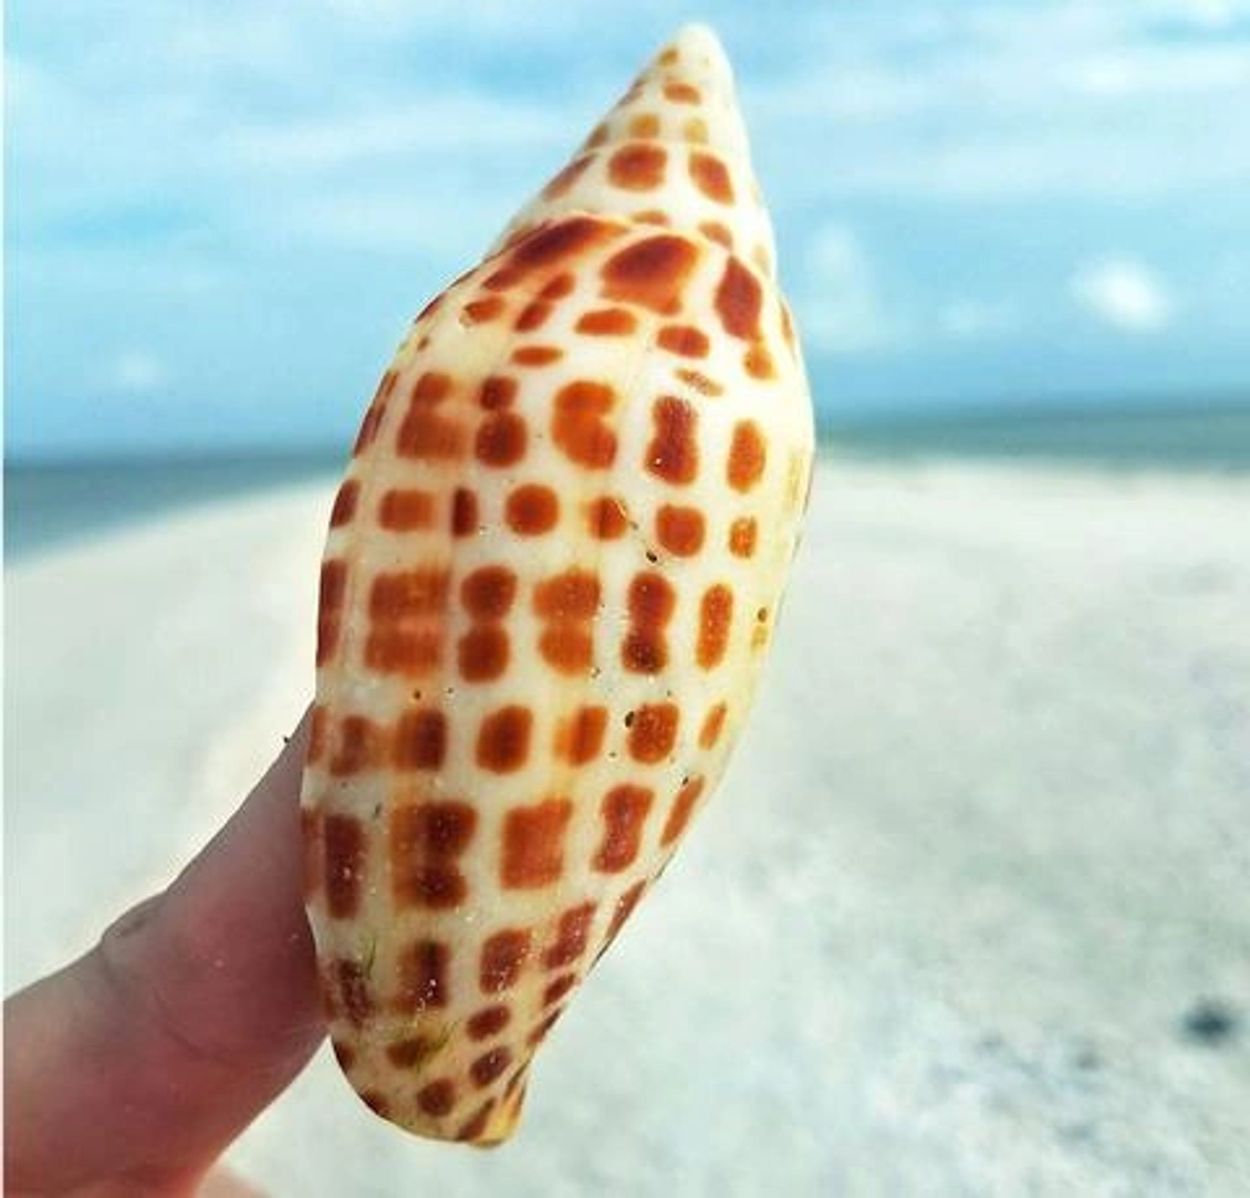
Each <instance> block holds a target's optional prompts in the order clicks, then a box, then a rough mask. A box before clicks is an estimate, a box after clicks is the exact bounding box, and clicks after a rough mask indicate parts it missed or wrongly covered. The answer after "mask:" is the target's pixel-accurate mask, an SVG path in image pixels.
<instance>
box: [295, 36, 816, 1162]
mask: <svg viewBox="0 0 1250 1198" xmlns="http://www.w3.org/2000/svg"><path fill="white" fill-rule="evenodd" d="M774 261H775V257H774V252H773V240H772V231H771V228H770V225H769V220H768V215H767V213H766V212H765V210H764V207H763V205H762V203H761V200H760V194H759V189H758V187H757V185H756V182H755V178H754V175H753V173H752V169H751V165H750V160H749V157H748V149H747V140H746V133H745V131H744V129H743V125H742V120H741V117H740V116H739V114H738V109H737V105H736V101H735V98H734V93H733V84H732V78H731V74H730V69H729V66H728V63H727V61H726V59H725V56H724V53H723V52H722V50H721V49H720V46H719V43H718V42H717V41H716V38H715V36H714V35H713V34H712V33H711V32H710V31H708V30H706V29H704V28H702V27H697V26H694V27H689V28H687V29H684V30H683V31H682V32H681V33H680V34H679V35H678V36H677V37H676V39H674V41H672V42H671V43H670V44H669V45H668V46H667V47H665V48H664V49H663V50H662V51H661V52H660V53H659V54H658V55H657V56H656V58H655V59H654V60H653V61H652V62H651V63H650V65H649V66H648V67H647V68H646V69H645V70H644V71H643V73H642V74H641V75H640V76H639V77H638V79H637V81H636V82H635V83H634V84H633V86H632V87H631V88H630V89H629V91H628V92H626V94H625V96H624V98H623V99H622V100H621V101H620V103H619V104H618V105H617V106H616V107H615V108H614V109H613V110H612V111H611V112H610V113H609V114H608V116H607V118H606V119H605V120H604V121H603V123H602V124H600V125H599V126H598V127H597V128H596V129H595V131H594V132H593V133H592V134H591V136H590V138H589V139H588V141H587V142H586V144H585V146H584V147H583V148H582V149H581V150H580V151H579V152H578V153H577V154H576V155H575V156H574V158H573V159H572V160H571V161H570V163H569V164H568V165H567V166H566V167H565V168H564V169H563V170H561V171H560V172H559V173H558V174H557V175H556V176H555V177H554V178H553V179H552V180H551V182H550V183H548V184H547V186H546V187H545V188H544V189H543V190H542V192H541V193H540V194H539V195H538V196H537V197H535V198H534V200H533V201H532V202H531V203H530V204H528V205H527V206H526V207H525V208H523V209H522V211H521V212H520V213H519V215H518V216H517V217H516V219H515V220H514V221H513V222H512V224H511V225H510V226H509V229H508V230H507V231H506V232H505V234H504V236H503V237H502V238H501V239H500V242H499V245H498V248H497V249H496V250H495V251H493V252H492V253H491V255H490V256H488V257H487V258H486V260H485V261H483V262H482V263H481V264H480V265H479V266H477V267H476V268H474V269H473V270H471V271H470V272H469V273H468V274H466V275H464V276H462V277H461V278H460V279H459V280H457V281H456V282H454V283H452V284H451V286H449V287H448V288H447V289H446V290H445V291H444V292H443V293H442V294H441V295H439V296H438V297H437V298H436V299H435V300H433V301H432V302H431V303H430V304H428V305H427V306H426V308H425V310H424V311H423V312H422V313H421V314H420V315H419V316H418V317H417V319H416V321H415V323H414V324H413V326H412V328H411V331H410V332H409V334H408V336H407V338H406V339H405V340H404V342H403V344H402V345H401V346H400V348H399V351H398V353H397V354H396V356H395V359H394V361H393V362H392V364H391V366H390V368H389V369H388V370H387V371H386V372H385V374H384V375H383V376H382V380H381V383H380V385H379V387H378V389H377V393H376V395H375V396H374V398H373V401H372V403H371V404H370V406H369V408H368V410H367V412H366V414H365V417H364V422H363V424H362V426H361V429H360V433H359V436H358V438H357V440H356V444H355V449H354V453H353V457H352V460H351V462H350V465H349V467H348V469H347V473H346V478H345V480H344V482H343V484H342V487H341V489H340V490H339V492H338V496H337V498H336V500H335V504H334V509H333V515H332V517H331V526H330V530H329V535H328V539H327V543H326V551H325V559H324V562H323V564H322V569H321V591H320V614H319V627H318V639H317V697H316V703H315V706H314V709H313V731H312V738H311V743H310V747H309V751H308V760H307V766H306V770H305V775H304V783H303V795H302V801H303V812H302V814H303V825H304V837H305V846H306V850H307V856H306V861H307V879H306V886H307V903H308V911H309V916H310V921H311V923H312V927H313V931H314V935H315V938H316V943H317V950H318V958H319V962H320V971H321V977H322V984H323V990H324V995H325V1002H326V1008H327V1012H328V1019H329V1025H330V1034H331V1038H332V1041H333V1045H334V1050H335V1053H336V1055H337V1057H338V1061H339V1064H340V1065H341V1067H342V1068H343V1070H344V1072H345V1073H346V1075H347V1077H348V1078H349V1080H350V1081H351V1084H352V1085H353V1086H354V1087H355V1089H356V1090H357V1091H358V1092H359V1094H360V1096H361V1098H362V1099H363V1100H364V1101H365V1102H366V1103H367V1104H368V1105H369V1106H370V1107H372V1108H373V1110H375V1111H376V1112H377V1113H378V1114H380V1115H382V1116H383V1117H385V1118H387V1119H389V1120H391V1121H393V1122H394V1123H397V1124H399V1125H400V1126H402V1127H404V1128H407V1129H408V1130H410V1131H413V1132H416V1133H418V1134H420V1135H425V1136H431V1137H436V1138H440V1139H456V1140H463V1141H469V1142H471V1143H475V1144H490V1143H497V1142H499V1141H501V1140H503V1139H505V1138H506V1137H507V1136H509V1135H510V1134H511V1133H512V1131H513V1130H514V1128H515V1127H516V1124H517V1120H518V1116H519V1112H520V1108H521V1104H522V1101H523V1096H524V1093H525V1086H526V1081H527V1078H528V1075H529V1069H530V1063H531V1060H532V1058H533V1056H534V1053H535V1050H536V1049H537V1048H538V1046H539V1045H540V1044H541V1043H542V1042H543V1040H544V1039H545V1038H546V1037H547V1035H548V1034H549V1033H550V1031H551V1029H552V1027H553V1025H554V1024H555V1023H556V1021H557V1019H558V1018H559V1016H560V1014H561V1012H562V1011H564V1010H565V1008H566V1007H567V1005H568V1003H569V1001H570V999H571V998H572V996H573V994H574V992H575V991H576V988H577V987H578V985H580V983H581V982H582V981H583V980H584V979H585V977H586V975H587V974H588V973H589V971H590V970H591V968H592V967H593V965H594V963H595V962H596V961H597V960H598V958H599V957H600V955H602V953H603V952H604V950H605V949H606V948H607V947H608V945H609V944H610V943H611V942H612V940H613V938H614V937H615V936H616V935H617V934H618V933H619V932H620V930H621V927H622V925H623V924H624V923H625V922H626V920H627V919H628V918H629V916H630V914H631V912H632V911H633V910H634V909H635V907H636V906H637V904H638V902H639V900H640V899H641V898H642V897H643V896H644V895H645V894H646V892H647V891H648V890H649V889H650V887H651V885H652V884H653V882H654V881H655V879H656V878H657V877H658V876H659V874H660V873H661V872H662V870H663V869H664V866H665V864H666V863H667V861H668V859H669V857H670V856H671V855H672V853H673V851H674V850H675V849H676V847H677V846H678V844H680V842H681V840H682V838H683V835H684V834H685V831H686V829H687V827H688V826H689V824H690V823H691V821H692V819H693V818H694V817H695V816H696V815H697V814H698V812H699V810H700V809H701V808H702V806H703V805H704V804H705V803H706V802H707V799H708V796H709V795H710V793H711V792H712V790H713V789H714V787H715V785H716V783H717V781H718V780H719V778H720V776H721V773H722V771H723V770H724V767H725V762H726V758H727V756H728V754H729V751H730V748H731V746H732V745H733V743H734V740H735V738H736V736H737V734H738V731H739V729H740V727H741V725H742V722H743V719H744V717H745V715H746V712H747V708H748V706H749V704H750V702H751V698H752V695H753V693H754V690H755V685H756V680H757V676H758V673H759V670H760V667H761V665H762V663H763V661H764V658H765V655H766V650H767V647H768V644H769V641H770V639H771V637H772V633H773V627H774V624H775V621H776V617H777V610H778V604H779V602H780V599H781V592H782V587H783V584H784V581H785V577H786V574H787V571H788V568H789V565H790V561H791V558H792V556H793V554H794V550H795V546H796V541H797V537H798V527H799V521H800V517H801V513H802V509H803V507H804V504H805V497H806V491H807V486H808V481H809V477H810V472H811V462H812V451H813V430H812V415H811V403H810V398H809V395H808V388H807V383H806V379H805V376H804V371H803V364H802V359H801V355H800V351H799V346H798V343H797V341H796V338H795V333H794V325H793V322H792V320H791V318H790V315H789V312H788V311H787V308H786V305H785V301H784V300H783V298H782V296H781V294H780V292H779V291H778V289H777V286H776V282H775V277H774Z"/></svg>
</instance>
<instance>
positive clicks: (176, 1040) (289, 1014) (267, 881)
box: [4, 718, 325, 1198]
mask: <svg viewBox="0 0 1250 1198" xmlns="http://www.w3.org/2000/svg"><path fill="white" fill-rule="evenodd" d="M307 733H308V721H307V718H305V720H304V721H303V722H302V723H301V724H300V726H299V728H298V729H297V731H296V732H295V734H294V735H293V736H292V737H291V739H290V741H289V742H288V743H287V745H286V747H285V748H284V749H283V751H282V752H281V753H280V754H279V756H278V758H277V760H276V761H275V762H274V763H273V765H272V766H271V767H270V769H269V771H268V772H267V773H266V774H265V776H264V777H263V778H262V779H261V780H260V781H259V782H258V783H257V784H256V786H255V788H254V789H253V790H252V792H251V794H250V795H248V797H247V799H246V800H245V801H244V803H243V804H242V806H241V807H240V808H239V809H238V811H236V812H235V814H234V815H233V816H232V817H231V819H230V820H229V821H228V822H227V823H226V825H225V826H224V827H223V828H222V829H221V831H220V832H218V833H217V835H216V836H215V837H214V838H213V839H212V840H211V841H210V842H209V844H208V845H207V846H206V847H205V848H204V850H203V851H202V852H201V853H200V854H199V855H198V856H197V857H196V858H195V860H194V861H192V862H191V863H190V864H189V865H188V866H187V867H186V868H185V869H184V870H183V871H182V873H181V874H179V875H178V877H177V878H176V879H175V880H174V881H173V882H172V883H171V884H170V886H169V887H168V888H167V889H166V890H164V891H163V892H162V893H160V894H158V895H155V896H154V897H152V898H150V899H148V900H146V901H145V902H143V903H140V904H139V905H138V906H137V907H134V908H132V909H131V910H130V911H128V912H126V914H124V915H123V916H122V917H121V918H120V919H118V920H117V921H116V922H115V923H114V924H113V925H112V926H111V927H110V928H109V929H108V931H106V932H105V933H104V935H103V936H102V937H101V939H100V942H99V943H98V944H97V945H96V946H95V947H94V948H93V949H92V950H91V951H90V952H88V953H87V954H86V955H85V956H83V957H80V958H79V959H78V960H77V961H75V962H73V963H72V964H70V965H68V966H66V967H65V968H64V969H62V970H60V971H59V972H57V973H54V974H52V975H51V976H49V977H46V978H43V979H42V980H41V981H38V982H36V983H34V984H33V985H31V986H29V987H27V988H26V989H25V990H22V991H21V992H19V993H18V994H15V995H14V996H13V997H11V998H10V999H8V1000H7V1001H6V1003H5V1011H4V1022H5V1045H4V1069H5V1076H4V1102H5V1162H4V1166H5V1167H4V1173H5V1192H6V1193H8V1194H11V1195H14V1196H18V1195H36V1194H38V1195H74V1196H75V1198H106V1196H107V1198H112V1196H113V1195H119V1196H120V1195H128V1196H140V1198H157V1196H160V1198H167V1196H168V1198H174V1196H181V1195H189V1194H195V1193H204V1194H210V1193H212V1194H223V1195H224V1194H235V1195H241V1194H251V1193H255V1191H253V1190H251V1189H250V1188H248V1187H246V1186H244V1185H242V1183H240V1182H238V1181H237V1180H227V1179H226V1178H224V1177H223V1176H222V1175H221V1174H220V1173H218V1172H214V1173H212V1174H211V1175H210V1173H209V1171H210V1170H211V1169H212V1167H213V1164H214V1162H215V1161H216V1160H217V1158H218V1157H219V1156H220V1155H221V1153H222V1151H223V1150H224V1149H225V1148H226V1146H227V1145H228V1144H230V1142H231V1141H232V1140H233V1139H234V1138H235V1137H236V1136H237V1135H238V1134H239V1133H240V1132H241V1131H242V1130H243V1129H244V1128H245V1127H246V1126H247V1125H248V1124H249V1123H250V1122H251V1121H252V1120H253V1119H254V1118H255V1117H256V1116H257V1115H258V1114H259V1113H260V1112H261V1111H262V1110H263V1109H264V1108H265V1107H266V1106H267V1105H268V1104H269V1103H270V1102H272V1101H273V1099H274V1098H275V1097H277V1095H278V1094H280V1093H281V1092H282V1090H284V1089H285V1088H286V1086H287V1085H289V1084H290V1083H291V1081H293V1080H294V1078H295V1077H296V1075H297V1074H298V1073H299V1072H300V1071H301V1070H302V1069H303V1067H304V1065H305V1064H306V1063H307V1062H308V1059H309V1058H310V1057H311V1056H312V1054H313V1052H314V1051H315V1050H316V1048H317V1046H318V1045H319V1044H320V1043H321V1040H322V1037H323V1036H324V1034H325V1025H324V1019H323V1016H322V1012H321V1007H320V999H319V997H318V989H317V966H316V956H315V953H314V949H313V942H312V937H311V934H310V932H309V930H308V923H307V921H306V919H305V916H304V908H303V900H302V897H301V887H302V881H301V879H302V869H303V866H302V855H301V854H302V850H301V843H300V826H299V786H300V774H301V769H302V766H303V761H304V754H305V749H306V745H307ZM201 1187H203V1188H201Z"/></svg>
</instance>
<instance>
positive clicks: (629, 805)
mask: <svg viewBox="0 0 1250 1198" xmlns="http://www.w3.org/2000/svg"><path fill="white" fill-rule="evenodd" d="M654 798H655V794H654V792H653V791H650V790H647V789H646V787H643V786H630V785H622V786H615V787H613V788H612V789H611V790H610V791H608V793H607V794H606V795H604V796H603V801H602V802H601V803H600V805H599V810H600V814H601V816H602V818H603V839H602V840H601V841H600V842H599V847H598V848H597V849H596V850H595V856H594V867H595V869H596V870H598V871H599V872H600V873H605V874H615V873H620V871H621V870H623V869H627V868H628V867H629V866H631V865H632V864H633V863H634V861H635V859H636V858H637V856H638V849H639V846H640V845H641V843H642V830H643V826H644V824H645V823H646V819H647V814H648V812H650V810H651V803H652V800H653V799H654Z"/></svg>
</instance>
